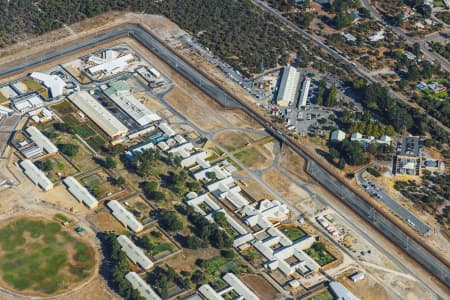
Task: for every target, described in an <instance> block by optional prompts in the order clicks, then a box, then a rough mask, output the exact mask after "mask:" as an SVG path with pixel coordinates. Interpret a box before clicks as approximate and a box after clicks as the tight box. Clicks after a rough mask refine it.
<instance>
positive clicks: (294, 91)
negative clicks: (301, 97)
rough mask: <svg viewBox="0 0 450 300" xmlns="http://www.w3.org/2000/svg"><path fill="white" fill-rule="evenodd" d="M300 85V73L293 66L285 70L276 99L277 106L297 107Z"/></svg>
mask: <svg viewBox="0 0 450 300" xmlns="http://www.w3.org/2000/svg"><path fill="white" fill-rule="evenodd" d="M299 84H300V72H299V71H297V69H296V68H294V67H291V66H287V67H286V68H284V71H283V75H282V77H281V83H280V88H279V89H278V93H277V98H276V100H277V104H278V105H280V106H289V105H295V103H296V100H297V97H298V87H299Z"/></svg>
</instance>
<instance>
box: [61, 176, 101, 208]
mask: <svg viewBox="0 0 450 300" xmlns="http://www.w3.org/2000/svg"><path fill="white" fill-rule="evenodd" d="M63 182H64V184H65V185H66V186H67V189H68V190H69V192H70V193H71V194H72V195H73V196H74V197H75V198H76V199H77V200H78V201H80V202H82V203H84V205H86V206H87V207H89V208H95V207H97V206H98V201H97V199H95V197H94V196H92V195H91V193H89V191H88V190H87V189H86V188H85V187H84V186H82V185H81V184H80V183H79V182H78V180H76V179H75V178H74V177H72V176H68V177H66V178H64V180H63Z"/></svg>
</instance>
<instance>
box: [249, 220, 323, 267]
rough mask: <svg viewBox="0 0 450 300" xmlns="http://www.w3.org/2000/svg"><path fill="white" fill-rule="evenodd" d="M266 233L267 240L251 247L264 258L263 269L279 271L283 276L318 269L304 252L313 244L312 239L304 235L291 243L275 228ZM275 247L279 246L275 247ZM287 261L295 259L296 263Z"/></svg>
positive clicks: (315, 263) (317, 265) (313, 239)
mask: <svg viewBox="0 0 450 300" xmlns="http://www.w3.org/2000/svg"><path fill="white" fill-rule="evenodd" d="M266 233H267V234H268V235H269V237H268V238H266V239H264V240H259V241H257V242H256V243H254V245H253V246H254V247H255V248H256V249H257V250H258V251H259V252H260V253H261V254H262V255H264V256H265V257H266V259H267V260H266V261H265V262H264V267H265V268H267V269H269V270H271V271H274V270H277V269H279V270H280V271H281V272H282V273H283V274H285V275H291V274H293V273H294V272H298V273H300V274H302V275H305V274H307V273H310V272H313V271H316V270H318V269H319V268H320V265H319V264H318V263H317V262H315V261H314V260H313V259H312V258H311V257H310V256H309V255H307V254H306V253H305V252H304V250H306V249H308V248H310V247H311V246H312V245H313V244H314V242H315V240H316V239H315V238H314V237H312V236H308V235H305V236H303V237H302V238H300V239H299V240H297V241H295V242H292V241H291V240H290V239H289V238H287V237H286V236H285V235H284V234H283V233H282V232H281V231H279V230H278V229H277V228H275V227H269V228H268V229H267V230H266ZM277 245H280V246H279V247H276V246H277ZM274 247H276V248H275V249H274ZM288 259H295V260H296V262H294V263H288V262H287V260H288Z"/></svg>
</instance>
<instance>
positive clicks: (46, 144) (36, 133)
mask: <svg viewBox="0 0 450 300" xmlns="http://www.w3.org/2000/svg"><path fill="white" fill-rule="evenodd" d="M26 132H27V133H28V134H29V135H30V137H31V139H32V140H33V141H34V142H35V143H36V145H38V146H39V147H40V148H42V149H44V150H45V151H46V152H47V153H56V152H58V148H57V147H56V146H55V145H54V144H53V143H52V142H51V141H50V140H49V139H48V138H47V137H46V136H45V135H44V134H42V132H41V131H40V130H39V129H37V128H36V127H34V126H30V127H28V128H27V129H26Z"/></svg>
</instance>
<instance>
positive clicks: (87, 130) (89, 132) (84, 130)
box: [74, 124, 96, 138]
mask: <svg viewBox="0 0 450 300" xmlns="http://www.w3.org/2000/svg"><path fill="white" fill-rule="evenodd" d="M74 130H75V132H76V133H77V134H78V135H79V136H81V137H82V138H88V137H91V136H93V135H95V134H96V132H95V131H94V129H92V128H91V127H89V126H88V125H86V124H81V125H80V126H78V127H75V129H74Z"/></svg>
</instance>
